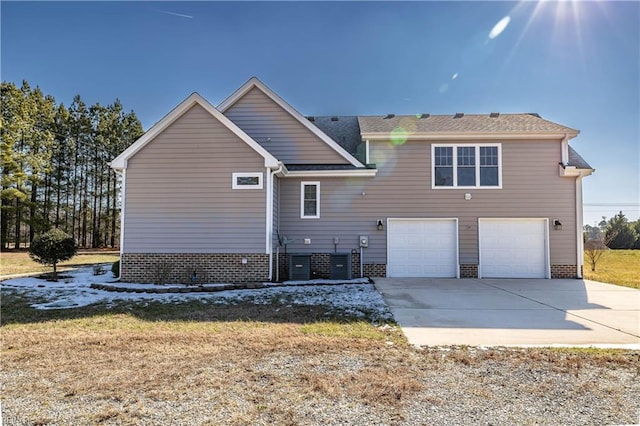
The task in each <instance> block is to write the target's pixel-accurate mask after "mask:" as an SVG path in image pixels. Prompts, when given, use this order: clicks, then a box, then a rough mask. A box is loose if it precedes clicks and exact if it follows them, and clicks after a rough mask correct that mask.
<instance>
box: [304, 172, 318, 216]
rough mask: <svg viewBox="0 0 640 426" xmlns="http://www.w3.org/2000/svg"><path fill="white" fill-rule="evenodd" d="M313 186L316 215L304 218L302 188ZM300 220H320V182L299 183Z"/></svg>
mask: <svg viewBox="0 0 640 426" xmlns="http://www.w3.org/2000/svg"><path fill="white" fill-rule="evenodd" d="M310 185H314V186H315V187H316V214H315V215H313V216H305V214H304V187H305V186H310ZM300 219H320V182H318V181H313V182H309V181H302V182H300Z"/></svg>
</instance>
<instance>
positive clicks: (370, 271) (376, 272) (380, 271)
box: [362, 263, 387, 277]
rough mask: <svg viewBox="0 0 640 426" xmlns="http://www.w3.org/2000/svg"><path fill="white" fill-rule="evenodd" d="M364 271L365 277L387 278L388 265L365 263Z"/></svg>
mask: <svg viewBox="0 0 640 426" xmlns="http://www.w3.org/2000/svg"><path fill="white" fill-rule="evenodd" d="M362 269H363V272H364V276H365V277H386V276H387V264H386V263H365V264H364V265H362Z"/></svg>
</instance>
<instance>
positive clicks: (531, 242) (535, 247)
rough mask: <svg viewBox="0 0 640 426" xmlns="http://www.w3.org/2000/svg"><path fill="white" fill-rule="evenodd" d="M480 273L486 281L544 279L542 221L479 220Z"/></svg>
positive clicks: (545, 262) (545, 242)
mask: <svg viewBox="0 0 640 426" xmlns="http://www.w3.org/2000/svg"><path fill="white" fill-rule="evenodd" d="M479 226H480V241H479V246H480V270H481V274H482V277H485V278H546V277H547V263H548V262H547V258H548V255H547V232H546V229H547V222H546V220H544V219H511V220H510V219H484V220H483V219H480V221H479Z"/></svg>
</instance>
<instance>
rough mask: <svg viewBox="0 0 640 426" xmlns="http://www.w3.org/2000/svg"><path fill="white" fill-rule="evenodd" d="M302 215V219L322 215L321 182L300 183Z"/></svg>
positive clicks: (315, 217)
mask: <svg viewBox="0 0 640 426" xmlns="http://www.w3.org/2000/svg"><path fill="white" fill-rule="evenodd" d="M300 217H301V218H302V219H317V218H319V217H320V182H301V183H300Z"/></svg>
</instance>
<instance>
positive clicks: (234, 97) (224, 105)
mask: <svg viewBox="0 0 640 426" xmlns="http://www.w3.org/2000/svg"><path fill="white" fill-rule="evenodd" d="M254 87H255V88H258V89H259V90H260V91H262V92H263V93H264V94H265V95H267V96H268V97H269V98H271V100H273V101H274V102H275V103H276V104H278V105H279V106H280V107H281V108H282V109H284V110H285V111H286V112H288V113H289V115H291V116H292V117H293V118H295V119H296V120H297V121H298V122H299V123H301V124H302V125H303V126H304V127H306V128H307V129H308V130H309V131H311V133H313V134H314V135H316V136H317V137H318V138H320V140H322V141H323V142H324V143H326V144H327V145H329V147H331V148H332V149H333V150H334V151H336V152H337V153H338V154H340V156H342V157H343V158H344V159H345V160H347V161H348V162H349V163H351V164H352V165H354V166H356V167H364V164H362V163H360V162H359V161H358V160H357V159H356V158H355V157H353V156H352V155H351V154H349V153H348V152H347V151H346V150H345V149H344V148H342V147H341V146H340V145H339V144H338V143H336V142H335V141H334V140H333V139H331V138H330V137H329V136H327V134H326V133H324V132H323V131H322V130H320V129H319V128H318V127H317V126H315V125H313V124H311V123H310V122H309V120H307V119H306V118H304V116H303V115H302V114H300V113H299V112H298V111H297V110H296V109H295V108H293V107H292V106H291V105H289V104H288V103H287V102H286V101H285V100H284V99H282V98H281V97H280V96H278V94H277V93H275V92H274V91H273V90H271V89H270V88H269V87H268V86H267V85H266V84H264V83H263V82H261V81H260V80H259V79H258V78H257V77H251V78H250V79H249V80H248V81H247V82H246V83H244V84H243V85H242V86H240V88H238V89H237V90H236V91H235V92H233V93H232V94H231V95H230V96H229V97H228V98H226V99H225V100H224V101H222V102H221V103H220V105H218V110H219V111H220V112H222V113H223V114H224V112H226V111H227V110H228V109H229V108H231V106H233V104H235V103H236V102H237V101H238V100H239V99H240V98H242V97H243V96H244V95H246V94H247V93H248V92H249V91H250V90H251V89H253V88H254Z"/></svg>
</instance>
